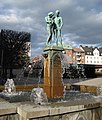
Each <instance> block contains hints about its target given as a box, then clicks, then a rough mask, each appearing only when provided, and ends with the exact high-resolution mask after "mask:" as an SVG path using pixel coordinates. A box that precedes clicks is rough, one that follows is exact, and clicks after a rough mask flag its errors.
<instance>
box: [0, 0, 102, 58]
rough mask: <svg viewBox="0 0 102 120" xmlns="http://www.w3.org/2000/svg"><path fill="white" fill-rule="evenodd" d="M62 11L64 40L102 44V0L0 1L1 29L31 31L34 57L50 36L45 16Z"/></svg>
mask: <svg viewBox="0 0 102 120" xmlns="http://www.w3.org/2000/svg"><path fill="white" fill-rule="evenodd" d="M56 10H60V12H61V14H60V15H61V16H62V18H63V23H64V25H63V28H62V39H63V43H64V44H70V45H71V46H73V47H79V46H80V45H88V46H93V47H102V0H0V29H11V30H17V31H25V32H30V33H31V43H32V48H31V49H32V56H36V55H39V54H42V52H43V48H44V46H45V43H46V39H47V36H48V35H47V30H46V23H45V16H47V14H48V12H50V11H52V12H55V11H56Z"/></svg>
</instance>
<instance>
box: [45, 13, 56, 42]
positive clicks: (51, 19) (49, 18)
mask: <svg viewBox="0 0 102 120" xmlns="http://www.w3.org/2000/svg"><path fill="white" fill-rule="evenodd" d="M45 21H46V23H47V31H48V38H47V43H46V44H48V43H49V42H50V43H51V39H52V33H53V22H54V13H53V12H49V13H48V16H46V17H45Z"/></svg>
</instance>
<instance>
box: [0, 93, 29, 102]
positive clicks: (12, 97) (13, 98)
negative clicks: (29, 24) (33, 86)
mask: <svg viewBox="0 0 102 120" xmlns="http://www.w3.org/2000/svg"><path fill="white" fill-rule="evenodd" d="M30 94H31V93H30V92H22V91H19V92H15V93H4V92H1V93H0V98H3V99H5V100H7V101H8V102H11V103H12V102H24V101H30Z"/></svg>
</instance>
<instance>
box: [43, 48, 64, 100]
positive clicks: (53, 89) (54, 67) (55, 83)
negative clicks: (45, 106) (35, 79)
mask: <svg viewBox="0 0 102 120" xmlns="http://www.w3.org/2000/svg"><path fill="white" fill-rule="evenodd" d="M62 51H63V48H62V47H58V46H48V47H46V48H45V49H44V57H45V60H44V92H45V93H46V94H47V97H48V98H61V97H63V90H64V86H63V82H62V65H61V55H62Z"/></svg>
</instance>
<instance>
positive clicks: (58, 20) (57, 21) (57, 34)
mask: <svg viewBox="0 0 102 120" xmlns="http://www.w3.org/2000/svg"><path fill="white" fill-rule="evenodd" d="M54 23H55V26H56V29H55V37H56V45H58V39H60V44H61V45H62V37H61V29H62V26H63V21H62V17H61V16H60V11H59V10H56V13H55V18H54Z"/></svg>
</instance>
